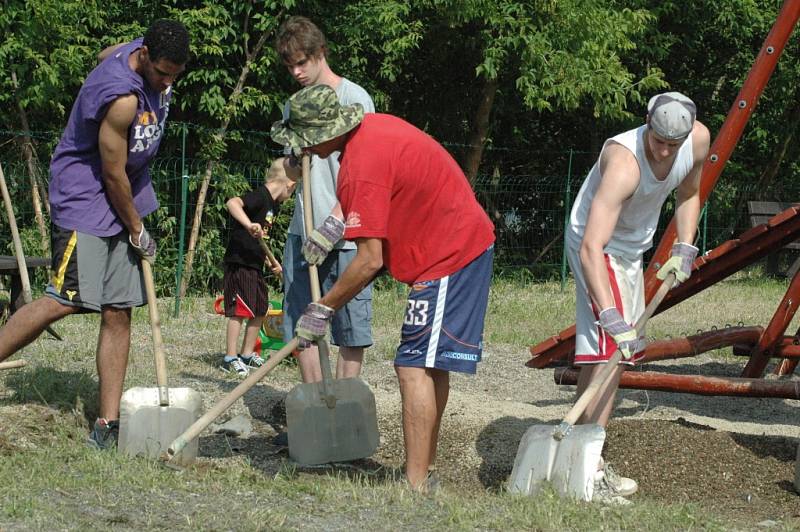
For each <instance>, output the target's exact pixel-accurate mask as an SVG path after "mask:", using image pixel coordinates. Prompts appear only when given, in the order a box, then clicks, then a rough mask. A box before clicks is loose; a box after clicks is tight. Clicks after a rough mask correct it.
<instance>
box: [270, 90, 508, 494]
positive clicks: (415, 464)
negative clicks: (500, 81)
mask: <svg viewBox="0 0 800 532" xmlns="http://www.w3.org/2000/svg"><path fill="white" fill-rule="evenodd" d="M271 135H272V139H273V140H274V141H276V142H278V143H279V144H282V145H285V146H286V145H288V146H292V147H293V148H301V149H303V151H304V152H306V153H311V154H314V155H317V156H319V157H320V158H325V157H327V156H328V155H330V154H331V153H332V152H334V151H340V152H341V156H340V162H341V167H340V169H339V181H338V185H337V190H336V196H337V197H338V199H339V202H340V204H341V209H340V210H339V211H338V213H340V214H341V218H340V220H341V221H342V222H344V223H342V224H340V227H339V226H338V225H337V226H333V225H332V226H331V227H328V228H325V230H326V231H327V232H329V233H338V234H324V235H317V234H312V235H310V237H309V240H310V242H309V243H307V244H306V247H313V248H314V250H313V251H314V253H309V254H308V255H306V258H307V259H308V260H309V262H314V261H316V260H319V258H318V255H319V249H320V248H321V247H326V246H324V243H325V242H330V241H332V242H335V241H336V240H337V239H338V238H340V237H342V236H343V237H344V238H346V239H348V240H355V242H356V245H357V253H356V257H355V258H354V259H353V262H352V263H351V264H350V266H349V267H348V268H347V269H346V270H345V271H344V273H343V274H342V275H341V276H340V277H339V279H338V281H337V282H336V284H334V285H333V287H332V288H331V290H330V291H329V292H328V293H327V294H326V295H325V296H324V297H322V299H320V300H319V301H317V302H314V303H311V304H310V305H308V307H307V308H306V310H305V312H304V313H303V316H302V317H301V318H300V320H299V321H298V323H297V327H296V329H295V333H296V334H297V336H298V337H299V338H300V340H301V343H303V344H306V345H309V344H310V342H314V341H317V340H319V339H321V338H323V337H324V336H325V334H326V333H327V328H328V321H329V320H330V317H331V315H332V314H333V312H334V311H335V310H337V309H338V308H340V307H341V306H342V305H344V304H345V303H346V302H347V301H349V300H350V298H352V297H353V296H354V295H355V294H357V293H358V292H359V291H360V290H361V289H362V288H363V287H364V286H365V285H366V284H367V283H369V282H370V281H371V280H372V279H373V278H374V277H375V276H376V275H377V274H378V273H379V272H380V271H381V269H382V268H384V267H385V268H386V269H387V270H388V271H389V273H391V275H392V276H393V277H394V278H395V279H397V280H399V281H401V282H404V283H406V284H408V285H410V286H411V291H410V294H409V298H408V306H407V311H406V316H405V319H404V321H403V327H402V331H401V340H400V346H399V347H398V349H397V355H396V358H395V361H394V365H395V371H396V373H397V377H398V380H399V382H400V395H401V398H402V404H403V434H404V441H405V448H406V478H407V479H408V482H409V484H410V485H411V487H412V488H413V489H416V490H419V491H423V492H425V491H428V489H429V488H430V487H431V486H432V479H431V478H430V476H429V471H430V470H431V468H432V466H433V462H434V460H435V458H436V444H437V440H438V434H439V425H440V422H441V419H442V414H443V413H444V409H445V406H446V405H447V398H448V394H449V389H450V379H449V372H450V371H459V372H462V373H470V374H474V373H475V371H476V369H477V363H478V362H479V361H480V359H481V350H482V336H483V323H484V317H485V315H486V305H487V301H488V296H489V284H490V281H491V276H492V256H493V253H494V239H495V237H494V226H493V225H492V222H491V221H490V220H489V217H488V216H487V215H486V213H485V212H484V210H483V209H482V208H481V206H480V205H479V204H478V202H477V201H476V199H475V195H474V193H473V191H472V189H471V188H470V186H469V183H468V181H467V179H466V178H465V176H464V173H463V172H462V171H461V169H460V168H459V166H458V164H457V163H456V162H455V161H454V160H453V158H452V157H451V156H450V155H449V154H448V153H447V151H445V149H444V148H442V146H441V145H440V144H439V143H437V142H436V141H435V140H433V139H432V138H431V137H430V136H428V135H427V134H426V133H424V132H422V131H420V130H419V129H417V128H415V127H414V126H412V125H411V124H409V123H408V122H405V121H404V120H401V119H400V118H397V117H394V116H391V115H386V114H377V113H370V114H367V115H364V112H363V109H362V108H361V106H360V105H359V104H354V105H349V106H341V105H340V104H339V102H338V100H337V98H336V93H335V92H334V91H333V90H332V89H330V87H327V86H324V85H315V86H311V87H306V88H304V89H302V90H300V91H298V92H297V93H295V94H294V95H293V96H292V97H291V98H290V99H289V101H288V102H287V105H286V107H285V109H284V117H283V120H281V121H279V122H276V123H275V124H274V125H273V126H272V132H271ZM335 212H336V210H335ZM315 233H316V232H315ZM315 239H317V240H320V242H319V243H318V244H315V243H314V240H315ZM306 247H304V252H305V251H306Z"/></svg>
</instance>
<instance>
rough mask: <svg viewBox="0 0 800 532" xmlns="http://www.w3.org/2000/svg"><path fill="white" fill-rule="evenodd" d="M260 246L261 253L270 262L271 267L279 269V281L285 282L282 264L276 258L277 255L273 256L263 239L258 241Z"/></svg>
mask: <svg viewBox="0 0 800 532" xmlns="http://www.w3.org/2000/svg"><path fill="white" fill-rule="evenodd" d="M258 244H259V245H260V246H261V251H263V252H264V254H265V255H266V256H267V260H268V261H269V265H270V267H271V268H276V267H277V268H278V273H277V275H278V280H279V281H280V282H283V271H282V270H281V269H280V268H281V263H280V262H278V259H276V258H275V255H273V254H272V250H270V249H269V246H268V245H267V243H266V242H264V239H263V238H259V239H258Z"/></svg>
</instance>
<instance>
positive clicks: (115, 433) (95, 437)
mask: <svg viewBox="0 0 800 532" xmlns="http://www.w3.org/2000/svg"><path fill="white" fill-rule="evenodd" d="M118 439H119V420H114V421H109V420H107V419H104V418H97V421H95V422H94V428H93V429H92V432H90V433H89V437H88V438H87V439H86V444H87V445H88V446H89V447H93V448H94V449H98V450H101V451H103V450H107V449H115V448H116V447H117V440H118Z"/></svg>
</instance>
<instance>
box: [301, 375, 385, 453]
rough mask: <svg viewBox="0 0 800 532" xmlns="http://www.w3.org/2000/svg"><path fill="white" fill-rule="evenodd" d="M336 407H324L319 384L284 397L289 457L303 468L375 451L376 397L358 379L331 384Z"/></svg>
mask: <svg viewBox="0 0 800 532" xmlns="http://www.w3.org/2000/svg"><path fill="white" fill-rule="evenodd" d="M328 389H329V391H330V392H331V393H332V394H333V395H334V396H335V397H336V405H335V407H334V408H329V407H328V405H327V404H326V402H325V400H324V397H323V393H322V383H311V384H299V385H297V386H295V387H294V388H292V390H291V391H290V392H289V394H288V395H287V396H286V424H287V428H288V430H287V432H288V436H289V456H290V457H291V458H292V460H294V461H296V462H298V463H299V464H303V465H316V464H325V463H328V462H347V461H350V460H358V459H360V458H367V457H368V456H372V454H373V453H374V452H375V449H377V448H378V441H379V437H378V418H377V415H376V413H375V397H374V396H373V395H372V391H370V389H369V386H367V385H366V383H364V382H363V381H362V380H361V379H355V378H353V379H336V380H332V381H330V385H329V387H328Z"/></svg>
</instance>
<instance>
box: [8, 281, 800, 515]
mask: <svg viewBox="0 0 800 532" xmlns="http://www.w3.org/2000/svg"><path fill="white" fill-rule="evenodd" d="M786 286H787V283H786V281H785V280H759V279H750V278H747V277H746V276H742V277H740V278H736V279H733V280H730V281H726V282H724V283H721V284H720V285H719V286H717V287H714V288H712V289H710V290H708V291H706V292H704V293H701V294H699V295H698V296H695V297H694V298H692V299H691V300H689V301H686V302H684V303H682V304H681V305H679V306H677V307H675V308H673V309H671V310H669V311H667V312H665V313H664V314H663V315H659V316H657V317H656V318H654V320H653V322H652V327H651V328H650V334H652V335H655V336H664V335H668V334H671V335H678V334H681V333H682V332H686V331H690V332H695V331H696V330H697V329H703V330H705V329H709V328H711V327H712V326H717V327H721V326H724V325H725V324H726V323H730V324H736V323H738V322H743V323H744V324H747V325H753V324H757V325H766V324H767V322H768V320H769V319H770V317H771V316H772V313H773V312H774V309H775V308H776V307H777V305H778V302H779V301H780V298H781V296H782V294H783V292H784V291H785V289H786ZM573 290H574V287H573V286H568V287H567V288H566V290H565V291H564V292H562V291H561V290H560V286H559V284H558V283H556V282H551V283H540V284H535V283H531V282H529V281H526V280H524V279H523V280H497V281H495V283H494V284H493V286H492V291H491V295H490V303H489V313H488V316H487V323H486V342H487V345H492V344H494V345H508V346H514V347H515V348H516V349H519V350H521V351H523V352H524V349H525V348H527V346H529V345H531V344H535V343H538V342H539V341H541V340H543V339H544V338H546V337H548V336H550V335H553V334H555V333H557V332H558V331H560V330H561V329H563V328H565V327H567V326H569V325H571V324H572V322H573V312H574V308H573V306H574V302H573ZM405 294H406V290H405V288H404V287H402V286H399V285H395V284H392V283H385V284H384V285H383V286H382V287H381V289H380V290H378V291H376V294H375V305H374V314H375V315H374V330H375V337H376V340H377V342H376V347H375V348H374V349H370V350H369V351H368V356H370V357H372V358H373V359H375V360H388V359H390V358H392V357H393V356H394V349H395V347H396V344H397V340H398V335H399V327H400V323H401V321H402V316H403V311H404V306H405ZM212 303H213V299H212V298H204V299H190V300H187V301H184V302H183V304H182V317H181V318H177V319H176V318H173V317H172V316H171V311H172V308H173V302H172V300H162V301H160V304H159V307H160V311H161V316H162V322H163V323H162V327H163V332H164V341H165V344H166V345H167V346H168V354H169V353H170V352H172V353H175V352H181V353H184V354H187V353H188V357H189V361H188V362H187V360H186V358H184V359H183V360H182V361H181V360H177V361H176V360H175V357H172V358H171V359H170V367H169V370H170V373H171V374H173V375H175V374H179V373H183V374H186V373H189V374H191V375H194V376H195V377H196V379H197V381H196V382H197V383H198V384H197V385H198V386H201V387H207V388H206V389H210V388H212V387H217V386H221V385H222V386H230V382H228V381H221V380H219V379H217V378H216V377H215V375H216V374H215V373H214V372H213V367H211V365H213V364H214V361H215V360H216V358H215V357H216V356H217V355H218V353H221V352H222V349H223V344H224V333H223V330H224V329H223V327H224V320H222V319H221V318H220V317H219V316H216V315H214V314H213V311H212V310H211V305H212ZM147 319H148V317H147V312H146V310H145V309H137V310H136V311H135V312H134V318H133V321H134V332H133V339H132V345H133V346H137V347H135V348H134V350H138V351H143V353H139V352H137V353H133V354H132V357H131V364H130V368H129V373H128V378H127V381H126V388H127V387H130V386H136V385H146V386H152V382H151V381H152V359H151V357H150V355H149V354H148V353H149V352H150V351H149V350H150V344H149V329H148V325H147V323H148V321H147ZM796 321H797V320H795V322H794V323H793V325H791V326H790V332H793V331H794V330H795V329H793V328H792V327H794V328H796V327H797V323H796ZM97 327H98V319H97V317H96V316H73V317H70V318H69V319H67V320H64V321H62V322H59V323H58V324H57V327H56V328H57V329H58V330H59V332H60V333H62V336H64V338H65V341H64V342H54V341H51V340H47V339H41V340H39V341H37V342H35V343H34V344H32V345H31V346H29V347H28V348H26V349H25V350H24V353H23V355H24V356H25V358H27V359H28V360H29V366H28V367H26V368H24V369H22V370H13V371H6V372H2V373H0V483H1V484H2V485H4V486H6V487H7V489H6V490H3V492H2V493H0V529H2V530H5V529H48V530H49V529H89V528H102V527H113V528H115V529H122V530H140V529H179V530H194V529H204V530H273V529H281V530H284V529H286V530H293V529H303V530H344V529H348V530H349V529H352V528H359V529H361V528H363V529H387V530H396V529H429V530H474V529H481V530H621V529H637V530H689V529H697V528H702V529H711V530H722V529H726V528H729V527H730V526H731V525H732V523H730V522H728V521H726V519H725V517H724V516H714V515H709V514H708V513H707V512H706V511H704V510H702V509H700V508H698V507H696V506H693V505H685V504H669V503H663V504H660V503H657V502H654V501H647V500H642V501H641V502H637V504H636V505H634V506H633V507H630V508H625V509H620V508H601V507H598V506H592V505H587V504H576V503H573V502H570V501H564V500H561V499H559V498H558V497H556V496H555V495H554V494H552V493H547V492H546V493H543V494H541V495H539V496H537V497H535V498H530V497H522V496H511V495H509V494H506V493H503V492H497V491H494V490H485V491H483V492H478V493H475V492H470V493H463V492H460V491H459V487H458V486H449V487H446V488H445V489H444V490H443V491H442V492H440V493H439V494H437V495H436V496H435V497H432V498H424V497H419V496H415V495H412V494H410V493H409V492H407V491H406V490H404V489H403V488H402V486H401V485H399V484H398V483H396V482H389V481H386V480H384V479H382V478H380V476H378V475H370V474H367V473H364V472H359V471H356V470H344V471H342V470H337V471H335V472H331V471H325V470H322V471H321V472H319V473H313V472H312V473H309V472H299V471H297V470H295V469H294V468H293V467H292V466H291V465H290V464H289V463H288V462H286V463H285V464H284V466H283V467H282V468H281V469H280V470H279V471H278V472H277V473H275V472H274V471H272V472H271V471H266V470H264V469H263V468H261V467H260V465H259V464H258V463H256V462H254V461H251V460H250V459H248V458H247V456H246V455H231V456H222V457H214V458H213V459H204V460H201V461H199V462H198V463H197V465H196V466H194V467H192V468H189V469H187V470H184V471H180V472H176V471H173V470H170V469H166V468H164V467H162V466H160V465H159V464H158V463H156V462H153V461H148V460H145V459H141V458H136V459H134V458H129V457H126V456H123V455H121V454H117V453H97V452H95V451H91V450H89V449H87V448H85V446H84V445H83V440H84V438H85V435H86V433H87V426H88V425H87V422H86V419H87V418H92V417H93V416H94V415H95V410H94V409H95V408H96V407H95V405H96V390H95V388H96V376H95V370H94V356H93V355H94V348H95V342H96V335H97ZM718 355H719V356H722V357H727V356H730V355H728V354H727V351H726V350H722V351H720V352H719V353H718ZM280 371H282V372H283V378H287V379H291V378H294V372H295V371H296V370H295V369H294V368H291V367H285V368H281V369H279V372H280ZM201 391H202V390H201ZM206 407H208V405H206ZM734 526H735V524H734Z"/></svg>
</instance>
